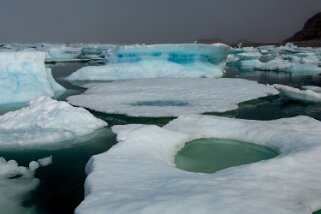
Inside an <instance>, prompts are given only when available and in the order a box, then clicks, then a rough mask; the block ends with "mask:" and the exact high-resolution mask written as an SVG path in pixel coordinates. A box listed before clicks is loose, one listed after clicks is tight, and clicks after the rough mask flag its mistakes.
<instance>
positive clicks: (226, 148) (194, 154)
mask: <svg viewBox="0 0 321 214" xmlns="http://www.w3.org/2000/svg"><path fill="white" fill-rule="evenodd" d="M277 155H278V153H277V151H274V150H273V149H270V148H268V147H265V146H261V145H256V144H251V143H246V142H241V141H237V140H230V139H217V138H209V139H197V140H193V141H191V142H188V143H187V144H186V145H185V147H184V148H183V149H181V150H180V151H179V152H178V153H177V155H176V157H175V163H176V167H177V168H179V169H183V170H186V171H190V172H203V173H214V172H216V171H219V170H223V169H225V168H229V167H233V166H239V165H243V164H249V163H254V162H258V161H261V160H267V159H270V158H274V157H276V156H277Z"/></svg>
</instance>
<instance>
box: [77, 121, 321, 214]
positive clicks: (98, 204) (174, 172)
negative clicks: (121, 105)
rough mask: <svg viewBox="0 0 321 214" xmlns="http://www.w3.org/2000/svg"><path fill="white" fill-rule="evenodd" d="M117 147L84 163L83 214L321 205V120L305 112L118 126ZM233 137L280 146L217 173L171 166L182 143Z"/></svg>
mask: <svg viewBox="0 0 321 214" xmlns="http://www.w3.org/2000/svg"><path fill="white" fill-rule="evenodd" d="M113 131H114V132H116V133H117V140H118V142H119V143H118V144H116V145H115V146H113V147H112V148H111V149H110V150H108V151H107V152H105V153H102V154H100V155H96V156H93V157H92V158H91V159H90V161H89V162H88V164H87V167H86V172H87V173H88V177H87V180H86V183H85V200H84V201H83V202H82V203H81V204H80V205H79V206H78V208H77V209H76V212H75V213H77V214H86V213H106V212H108V213H165V214H166V213H203V214H206V213H213V210H214V211H215V213H216V214H235V213H247V214H257V213H260V214H270V213H273V214H302V213H306V214H308V213H312V211H315V210H318V209H320V208H321V201H320V195H321V179H320V177H321V165H320V162H321V156H320V152H321V142H320V138H321V123H320V122H319V121H317V120H314V119H312V118H309V117H304V116H299V117H294V118H286V119H279V120H273V121H254V120H241V119H233V118H224V117H215V116H204V115H195V116H193V115H190V116H180V117H179V118H178V119H176V120H174V121H172V122H170V123H169V124H168V125H166V126H165V127H163V128H160V127H157V126H154V125H137V124H136V125H125V126H115V127H113ZM212 137H214V138H222V139H235V140H240V141H244V142H251V143H256V144H260V145H264V146H267V147H270V148H273V149H276V150H278V151H279V152H280V153H281V154H280V155H279V156H277V157H275V158H272V159H269V160H266V161H260V162H256V163H252V164H248V165H242V166H237V167H232V168H227V169H225V170H222V171H219V172H217V173H214V174H203V173H191V172H187V171H183V170H180V169H177V168H175V163H174V157H175V154H176V153H177V151H178V150H180V149H181V148H182V147H183V146H184V144H185V143H186V142H188V141H191V140H193V139H199V138H212Z"/></svg>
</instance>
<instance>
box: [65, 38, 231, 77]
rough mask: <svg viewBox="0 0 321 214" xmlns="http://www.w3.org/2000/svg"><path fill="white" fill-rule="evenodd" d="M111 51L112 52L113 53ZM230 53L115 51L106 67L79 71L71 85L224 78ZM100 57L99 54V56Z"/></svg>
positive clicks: (217, 47)
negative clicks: (88, 82)
mask: <svg viewBox="0 0 321 214" xmlns="http://www.w3.org/2000/svg"><path fill="white" fill-rule="evenodd" d="M111 50H112V51H111ZM230 51H231V48H230V47H229V46H226V45H224V44H212V45H205V44H167V45H166V44H165V45H131V46H118V47H112V48H111V49H110V51H109V53H108V57H107V56H106V58H107V61H108V62H107V64H106V65H103V66H87V67H83V68H80V69H79V70H77V71H76V72H74V73H72V74H71V75H70V76H68V77H67V79H68V80H70V81H86V80H118V79H139V78H169V77H172V78H183V77H221V76H222V75H223V73H224V67H225V64H226V57H227V55H228V53H229V52H230ZM97 53H100V52H97Z"/></svg>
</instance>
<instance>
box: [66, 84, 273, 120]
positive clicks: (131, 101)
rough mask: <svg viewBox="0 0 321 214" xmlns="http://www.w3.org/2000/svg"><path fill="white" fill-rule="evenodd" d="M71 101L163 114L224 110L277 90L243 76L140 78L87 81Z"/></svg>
mask: <svg viewBox="0 0 321 214" xmlns="http://www.w3.org/2000/svg"><path fill="white" fill-rule="evenodd" d="M87 87H89V89H88V90H87V91H85V93H84V94H81V95H75V96H70V97H68V98H67V101H68V102H69V103H71V104H72V105H76V106H82V107H86V108H89V109H92V110H95V111H99V112H104V113H109V114H126V115H129V116H144V117H167V116H178V115H181V114H192V113H193V114H195V113H205V112H225V111H229V110H234V109H237V108H238V103H240V102H244V101H248V100H252V99H257V98H260V97H266V96H269V95H275V94H278V92H277V90H275V89H274V88H273V87H270V86H265V85H261V84H258V83H256V82H254V81H249V80H243V79H228V78H226V79H225V78H221V79H211V78H196V79H188V78H187V79H148V80H146V79H141V80H124V81H115V82H111V83H100V84H88V85H87Z"/></svg>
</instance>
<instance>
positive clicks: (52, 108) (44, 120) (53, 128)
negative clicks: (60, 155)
mask: <svg viewBox="0 0 321 214" xmlns="http://www.w3.org/2000/svg"><path fill="white" fill-rule="evenodd" d="M106 125H107V124H106V122H104V121H102V120H100V119H97V118H95V117H94V116H93V115H92V114H90V113H89V112H88V111H87V110H85V109H83V108H78V107H73V106H71V105H69V104H68V103H67V102H63V101H56V100H53V99H51V98H49V97H39V98H36V99H34V100H32V101H31V102H30V105H29V106H28V107H25V108H22V109H20V110H17V111H12V112H8V113H6V114H4V115H2V116H0V146H1V149H6V148H19V147H29V146H40V145H47V144H50V143H52V144H54V143H55V142H58V141H63V140H68V139H72V138H74V137H77V136H81V135H86V134H89V133H91V132H93V131H94V130H96V129H98V128H101V127H103V126H106ZM41 162H42V161H41ZM45 162H48V161H45Z"/></svg>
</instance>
